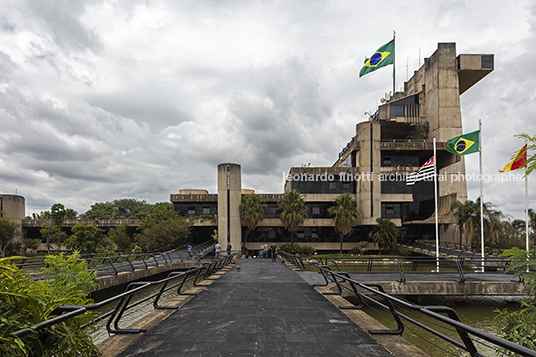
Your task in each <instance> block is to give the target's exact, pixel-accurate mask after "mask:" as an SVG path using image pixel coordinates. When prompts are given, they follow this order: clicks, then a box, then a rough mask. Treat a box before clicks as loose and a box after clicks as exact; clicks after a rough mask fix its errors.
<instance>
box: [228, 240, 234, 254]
mask: <svg viewBox="0 0 536 357" xmlns="http://www.w3.org/2000/svg"><path fill="white" fill-rule="evenodd" d="M232 248H233V246H232V245H231V242H229V243H227V255H231V249H232Z"/></svg>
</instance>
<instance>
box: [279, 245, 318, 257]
mask: <svg viewBox="0 0 536 357" xmlns="http://www.w3.org/2000/svg"><path fill="white" fill-rule="evenodd" d="M279 250H281V251H283V252H287V253H289V254H294V255H296V254H300V255H311V254H313V253H314V252H315V250H316V249H315V248H313V247H310V246H308V245H304V246H301V245H297V244H281V246H280V247H279Z"/></svg>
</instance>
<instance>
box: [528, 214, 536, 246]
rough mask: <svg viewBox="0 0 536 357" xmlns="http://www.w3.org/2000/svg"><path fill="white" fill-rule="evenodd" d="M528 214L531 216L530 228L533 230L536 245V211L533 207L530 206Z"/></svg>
mask: <svg viewBox="0 0 536 357" xmlns="http://www.w3.org/2000/svg"><path fill="white" fill-rule="evenodd" d="M528 216H529V230H531V231H532V239H533V243H534V246H536V211H534V210H533V209H532V208H529V210H528Z"/></svg>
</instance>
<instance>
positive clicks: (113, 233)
mask: <svg viewBox="0 0 536 357" xmlns="http://www.w3.org/2000/svg"><path fill="white" fill-rule="evenodd" d="M108 237H110V239H111V241H112V242H113V243H114V244H115V245H116V246H117V248H118V249H119V250H120V251H122V252H128V251H129V250H130V246H131V244H132V241H131V239H130V235H129V234H128V232H127V225H126V224H122V225H120V226H119V227H117V228H112V229H110V231H109V232H108Z"/></svg>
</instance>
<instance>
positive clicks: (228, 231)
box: [218, 163, 242, 251]
mask: <svg viewBox="0 0 536 357" xmlns="http://www.w3.org/2000/svg"><path fill="white" fill-rule="evenodd" d="M241 201H242V174H241V168H240V165H238V164H232V163H225V164H219V165H218V240H219V242H220V244H221V246H222V249H223V250H225V249H226V247H227V243H228V242H231V244H232V246H233V251H238V250H240V248H241V244H242V222H241V220H240V202H241Z"/></svg>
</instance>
